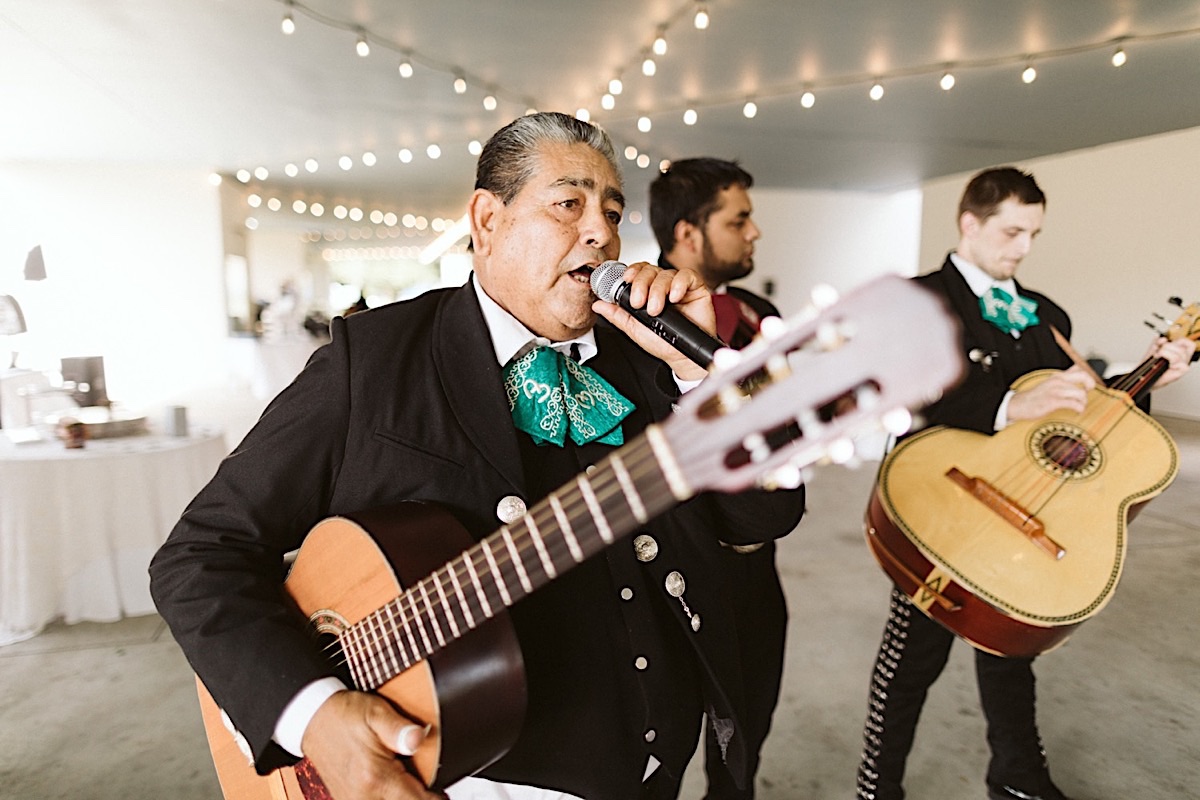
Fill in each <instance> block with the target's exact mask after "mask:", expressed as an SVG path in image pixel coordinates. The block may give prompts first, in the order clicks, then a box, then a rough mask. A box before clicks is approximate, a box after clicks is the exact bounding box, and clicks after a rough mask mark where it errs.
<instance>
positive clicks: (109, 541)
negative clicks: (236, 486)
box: [0, 429, 227, 645]
mask: <svg viewBox="0 0 1200 800" xmlns="http://www.w3.org/2000/svg"><path fill="white" fill-rule="evenodd" d="M0 439H2V437H0ZM226 453H227V450H226V447H225V440H224V437H223V436H222V435H221V433H220V432H218V431H215V430H208V429H197V430H194V431H193V433H192V435H191V436H185V437H174V436H157V435H154V436H152V435H145V436H129V437H122V438H114V439H97V440H93V441H89V442H88V443H87V446H86V447H84V448H82V449H79V450H68V449H67V448H65V447H63V445H62V443H61V442H58V441H52V442H38V443H33V444H20V445H14V444H11V443H9V442H7V440H4V441H3V442H0V645H3V644H8V643H11V642H15V641H20V640H21V639H27V638H29V637H31V636H34V635H36V634H37V633H38V632H39V631H40V630H41V629H42V628H43V627H44V626H45V625H46V624H47V623H49V622H51V621H52V620H55V619H59V618H61V619H63V620H64V621H65V622H67V623H75V622H81V621H93V622H113V621H115V620H118V619H121V618H122V617H124V616H137V615H141V614H150V613H153V612H154V604H153V602H152V601H151V599H150V586H149V577H148V575H147V572H146V570H147V568H148V567H149V565H150V558H151V556H152V555H153V554H154V551H155V550H156V549H157V548H158V546H159V545H160V544H161V543H162V542H163V540H164V539H166V536H167V534H168V533H169V532H170V530H171V528H172V527H173V526H174V524H175V522H176V521H177V520H178V519H179V515H180V514H181V513H182V512H183V509H184V507H186V506H187V504H188V503H189V502H190V501H191V499H192V498H193V497H194V496H195V495H196V493H197V492H198V491H199V490H200V489H201V488H202V487H203V486H204V484H205V483H207V482H208V480H209V478H211V477H212V475H213V473H214V472H215V471H216V468H217V465H218V464H219V463H220V461H221V459H222V458H224V456H225V455H226Z"/></svg>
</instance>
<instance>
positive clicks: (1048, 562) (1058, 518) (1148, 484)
mask: <svg viewBox="0 0 1200 800" xmlns="http://www.w3.org/2000/svg"><path fill="white" fill-rule="evenodd" d="M1049 374H1051V372H1050V371H1040V372H1034V373H1030V374H1029V375H1026V376H1023V377H1022V378H1021V379H1019V380H1018V381H1017V382H1015V383H1014V384H1013V388H1014V389H1018V390H1020V389H1026V388H1029V387H1030V386H1032V385H1035V384H1036V383H1037V382H1040V381H1042V380H1045V378H1046V377H1047V376H1048V375H1049ZM1178 460H1179V459H1178V452H1177V450H1176V448H1175V444H1174V442H1173V441H1172V440H1171V437H1170V435H1169V434H1167V432H1166V431H1165V430H1164V429H1163V428H1162V427H1161V426H1160V425H1159V424H1158V423H1156V422H1155V421H1154V420H1153V419H1151V418H1150V417H1149V416H1148V415H1146V414H1145V413H1143V412H1142V411H1141V410H1140V409H1138V408H1137V407H1136V406H1135V405H1134V404H1133V402H1132V400H1130V398H1129V396H1128V395H1126V394H1124V393H1122V392H1118V391H1114V390H1110V389H1105V388H1097V389H1093V390H1092V391H1091V392H1090V393H1089V398H1088V406H1087V409H1086V410H1085V412H1084V413H1083V414H1081V415H1080V414H1074V413H1070V412H1055V413H1053V414H1051V415H1049V416H1047V417H1043V418H1041V419H1038V420H1027V421H1021V422H1018V423H1014V424H1012V425H1010V426H1009V427H1007V428H1005V429H1004V430H1003V431H1000V432H999V433H996V434H995V435H993V436H986V435H983V434H980V433H976V432H973V431H966V430H959V429H954V428H940V427H939V428H932V429H929V430H927V431H923V432H921V433H918V434H916V435H914V436H911V437H910V438H908V439H905V440H904V441H903V442H901V443H900V444H899V445H898V446H897V447H896V448H895V449H894V450H893V451H892V452H891V453H889V454H888V456H887V458H886V459H885V460H884V462H883V464H882V466H881V468H880V472H879V479H878V482H877V484H876V488H875V492H874V494H873V496H872V499H871V502H870V505H869V506H868V509H867V514H866V526H867V541H868V544H869V545H870V547H871V550H872V552H873V553H874V554H875V556H876V558H877V560H878V561H879V563H880V565H881V566H882V567H883V569H884V571H885V572H887V573H888V575H889V576H890V577H891V578H892V579H893V580H894V581H895V582H896V584H897V585H898V586H900V588H901V589H902V590H903V591H904V592H905V593H906V594H908V595H909V597H910V598H912V600H913V603H914V604H915V605H917V607H918V608H920V609H921V610H922V611H924V612H925V613H926V614H928V615H929V616H931V617H932V618H933V619H935V620H936V621H938V622H940V623H941V624H942V625H944V626H945V627H947V628H949V629H950V630H951V631H953V632H954V633H956V634H958V635H959V636H961V637H962V638H963V639H966V640H967V641H968V642H970V643H971V644H972V645H974V646H975V647H978V648H980V649H982V650H986V651H989V652H992V653H997V654H999V655H1009V656H1031V655H1036V654H1038V653H1041V652H1044V651H1046V650H1048V649H1051V648H1052V647H1054V646H1056V645H1058V644H1060V643H1061V642H1062V641H1064V640H1065V639H1066V637H1067V636H1068V635H1069V633H1070V632H1071V630H1072V629H1073V628H1074V627H1075V626H1077V625H1078V624H1079V623H1081V622H1083V621H1084V620H1086V619H1087V618H1089V617H1091V616H1092V615H1094V614H1096V613H1097V612H1098V611H1099V610H1100V609H1101V608H1103V607H1104V606H1105V605H1106V604H1107V603H1108V601H1109V600H1110V599H1111V597H1112V594H1113V592H1114V590H1115V589H1116V586H1117V582H1118V580H1119V579H1120V577H1121V571H1122V567H1123V564H1124V559H1125V550H1126V529H1127V526H1128V522H1129V519H1130V517H1131V515H1132V513H1133V512H1134V511H1135V510H1136V507H1137V506H1139V505H1140V504H1141V503H1144V502H1145V501H1147V500H1149V499H1150V498H1152V497H1154V496H1156V495H1158V494H1160V493H1161V492H1162V491H1163V490H1164V489H1166V487H1167V486H1168V485H1169V484H1170V483H1171V481H1172V480H1173V479H1174V477H1175V474H1176V473H1177V471H1178ZM951 468H957V470H958V471H959V472H960V473H961V474H962V475H964V476H969V477H972V478H974V477H979V478H981V479H985V480H986V481H987V483H988V485H989V486H992V487H995V489H996V490H998V491H999V492H1001V493H1003V495H1004V496H1005V497H1007V498H1011V499H1012V500H1013V501H1014V502H1015V503H1016V504H1017V505H1018V506H1019V507H1020V508H1021V509H1022V510H1023V511H1026V512H1028V514H1029V515H1031V516H1032V517H1033V518H1034V519H1036V521H1038V522H1040V523H1041V524H1042V525H1043V526H1044V531H1045V534H1046V535H1047V536H1048V537H1050V539H1051V540H1052V541H1053V542H1054V543H1056V544H1057V545H1058V546H1060V547H1061V549H1062V550H1063V551H1064V552H1063V554H1062V555H1061V556H1060V557H1056V555H1055V554H1054V553H1053V552H1052V551H1049V550H1048V549H1047V547H1044V546H1039V544H1038V543H1037V542H1036V541H1034V540H1033V539H1031V538H1030V537H1029V536H1027V535H1026V534H1025V533H1023V532H1022V530H1021V529H1020V528H1019V527H1018V526H1016V525H1014V524H1012V522H1011V521H1009V520H1006V519H1005V518H1004V517H1003V516H1002V515H1000V514H998V513H997V512H996V511H994V510H993V509H992V508H990V507H989V506H988V505H987V504H985V503H984V502H981V501H980V499H978V498H977V497H976V496H974V495H973V494H972V493H971V492H970V491H968V490H967V489H966V488H964V487H963V486H962V485H961V484H960V483H959V482H956V481H955V480H952V479H951V478H950V477H948V475H947V472H948V471H949V470H950V469H951Z"/></svg>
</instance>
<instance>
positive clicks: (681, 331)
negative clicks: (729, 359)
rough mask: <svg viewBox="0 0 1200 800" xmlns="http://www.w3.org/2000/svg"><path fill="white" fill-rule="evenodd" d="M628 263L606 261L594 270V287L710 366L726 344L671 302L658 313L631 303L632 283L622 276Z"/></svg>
mask: <svg viewBox="0 0 1200 800" xmlns="http://www.w3.org/2000/svg"><path fill="white" fill-rule="evenodd" d="M625 268H626V267H625V265H624V264H622V263H621V262H620V261H605V262H604V263H603V264H601V265H600V266H598V267H596V269H595V270H593V271H592V278H591V283H592V291H593V292H595V293H596V297H599V298H600V299H601V300H603V301H605V302H607V303H616V304H617V305H619V306H620V307H621V308H623V309H625V310H626V311H628V312H629V313H630V314H632V315H633V316H634V317H636V318H637V320H638V322H640V323H642V324H643V325H645V326H646V327H647V328H649V329H650V330H652V331H654V332H655V333H656V334H658V335H659V337H661V338H662V339H663V341H665V342H666V343H667V344H669V345H671V346H672V347H674V348H675V349H676V350H678V351H679V352H681V353H683V354H684V355H685V356H687V357H688V358H689V359H691V360H692V362H694V363H695V364H698V365H699V366H701V367H704V368H705V369H707V368H708V367H709V365H710V364H712V360H713V354H714V353H716V352H717V351H718V350H720V349H721V348H723V347H725V346H726V345H725V343H724V342H722V341H721V340H720V339H716V338H714V337H712V336H710V335H709V334H707V333H705V332H704V330H703V329H702V328H701V327H700V326H699V325H697V324H696V323H694V322H692V321H691V320H690V319H688V318H687V317H686V316H684V314H683V312H682V311H680V310H679V309H677V308H675V307H674V306H672V305H670V304H669V303H668V304H667V305H666V307H664V308H663V310H662V313H660V314H659V315H658V316H657V317H656V316H653V315H651V314H650V312H648V311H646V309H645V308H644V307H643V308H633V307H631V306H630V305H629V284H628V283H626V282H625V281H623V280H621V276H622V275H624V274H625Z"/></svg>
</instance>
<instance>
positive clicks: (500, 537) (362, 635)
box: [339, 434, 684, 690]
mask: <svg viewBox="0 0 1200 800" xmlns="http://www.w3.org/2000/svg"><path fill="white" fill-rule="evenodd" d="M668 458H669V456H668ZM681 499H684V498H679V497H676V496H675V495H674V494H673V493H672V491H671V488H670V486H669V483H668V480H667V477H666V475H665V473H664V470H663V468H662V467H661V466H660V462H659V457H658V456H657V455H656V453H655V451H654V448H653V447H652V445H651V441H650V439H649V438H648V437H647V436H646V435H645V434H643V435H642V436H639V437H638V438H637V439H635V440H633V441H632V442H630V443H629V444H628V445H626V446H625V447H623V448H621V449H620V450H619V451H617V452H616V453H614V454H612V455H611V456H609V457H608V458H606V459H605V460H604V461H602V462H600V463H599V464H597V465H596V466H595V467H594V468H593V469H590V470H589V471H588V474H587V475H580V476H578V477H576V478H575V479H574V480H573V481H571V482H570V483H568V484H567V485H565V486H563V487H562V488H560V489H558V490H557V491H556V492H554V493H553V494H551V495H549V496H548V497H547V498H546V499H545V500H543V501H541V502H540V503H538V504H537V505H535V506H534V507H533V508H532V509H530V510H529V511H528V512H527V513H526V514H525V516H524V517H522V518H521V519H520V520H517V521H515V522H513V523H511V524H509V525H505V526H504V527H502V528H500V529H499V530H498V531H496V532H494V533H492V534H491V535H489V536H488V537H487V538H485V539H483V540H482V541H481V542H479V543H478V544H477V545H475V546H473V547H471V548H470V549H468V550H466V551H465V552H463V553H462V555H460V556H459V557H458V558H456V559H454V560H453V561H450V562H449V563H447V564H446V565H444V566H442V567H441V568H439V569H438V570H436V571H435V572H433V573H432V574H431V575H429V576H427V577H426V578H424V579H422V580H421V581H419V582H418V583H416V584H415V585H414V586H412V587H410V588H408V589H407V590H406V591H405V592H404V593H403V594H401V595H400V596H398V597H396V598H395V599H393V600H391V601H389V602H388V603H386V604H385V605H383V606H382V607H380V608H378V609H376V610H375V611H373V612H371V613H370V614H368V615H367V616H366V617H364V618H363V619H362V620H360V621H359V622H357V623H355V624H354V625H352V626H350V627H349V628H348V629H347V630H345V631H344V632H343V633H342V634H341V636H340V637H339V640H340V643H341V646H342V650H343V653H344V655H345V658H346V662H347V664H348V666H349V668H350V674H351V677H352V678H353V680H354V683H355V685H356V686H357V687H358V688H359V689H364V690H373V689H377V688H378V687H380V686H382V685H383V684H384V683H386V682H387V681H388V680H390V679H391V678H393V677H395V676H396V675H398V674H400V673H401V672H403V671H404V670H405V669H408V668H409V667H411V666H412V665H413V664H416V663H417V662H419V661H423V660H425V659H427V658H428V657H429V656H430V655H432V654H433V653H435V652H437V651H438V650H440V649H441V648H443V647H445V646H446V645H448V644H450V643H451V642H453V641H454V640H456V639H458V638H459V637H461V636H462V635H463V634H465V633H466V632H468V631H470V630H472V629H473V628H476V627H477V626H479V625H480V624H482V623H483V622H485V621H486V620H488V619H490V618H491V617H493V616H494V615H495V614H497V613H498V612H500V611H502V610H503V609H505V608H507V607H509V606H511V605H512V604H513V603H515V602H517V601H518V600H520V599H521V598H522V597H525V596H526V595H528V594H531V593H532V592H534V591H536V590H537V589H538V588H539V587H541V586H544V585H545V584H547V583H549V582H550V581H552V580H554V579H555V578H556V577H558V576H559V575H561V574H563V573H564V572H566V571H567V570H569V569H570V568H571V567H574V566H575V565H576V564H579V563H582V562H583V561H584V560H586V559H587V558H589V557H591V556H593V555H595V554H596V553H598V552H600V551H601V550H602V549H604V548H605V547H607V546H608V545H610V544H612V543H613V542H614V541H616V540H617V539H619V538H621V537H623V536H625V535H626V534H628V533H631V532H632V531H633V530H634V529H636V528H637V527H638V526H640V525H643V524H645V523H646V522H647V521H648V520H650V519H651V518H653V517H655V516H657V515H658V514H659V513H661V512H663V511H665V510H667V509H668V508H670V507H671V506H673V505H675V504H676V503H677V502H679V501H680V500H681Z"/></svg>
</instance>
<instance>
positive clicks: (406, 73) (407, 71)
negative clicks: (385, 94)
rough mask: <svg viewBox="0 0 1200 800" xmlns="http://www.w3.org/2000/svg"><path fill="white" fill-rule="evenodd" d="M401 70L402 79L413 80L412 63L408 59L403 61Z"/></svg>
mask: <svg viewBox="0 0 1200 800" xmlns="http://www.w3.org/2000/svg"><path fill="white" fill-rule="evenodd" d="M399 70H400V77H401V78H411V77H412V76H413V65H412V62H411V61H409V60H408V59H407V58H406V59H404V60H403V61H401V62H400V67H399Z"/></svg>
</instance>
